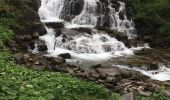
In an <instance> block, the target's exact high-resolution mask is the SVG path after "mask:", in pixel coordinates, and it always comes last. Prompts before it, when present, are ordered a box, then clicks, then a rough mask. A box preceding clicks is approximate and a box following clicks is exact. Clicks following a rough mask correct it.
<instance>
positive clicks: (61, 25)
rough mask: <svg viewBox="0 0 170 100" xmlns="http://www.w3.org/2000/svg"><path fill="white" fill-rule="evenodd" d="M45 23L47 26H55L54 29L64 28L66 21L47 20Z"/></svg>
mask: <svg viewBox="0 0 170 100" xmlns="http://www.w3.org/2000/svg"><path fill="white" fill-rule="evenodd" d="M45 25H46V26H47V27H50V28H53V29H58V28H63V27H64V23H63V22H46V23H45Z"/></svg>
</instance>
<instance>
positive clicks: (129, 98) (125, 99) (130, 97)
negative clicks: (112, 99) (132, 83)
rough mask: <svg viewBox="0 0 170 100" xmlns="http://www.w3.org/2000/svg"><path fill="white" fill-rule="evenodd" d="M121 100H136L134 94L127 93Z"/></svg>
mask: <svg viewBox="0 0 170 100" xmlns="http://www.w3.org/2000/svg"><path fill="white" fill-rule="evenodd" d="M121 100H136V98H135V95H134V93H127V94H124V95H122V97H121Z"/></svg>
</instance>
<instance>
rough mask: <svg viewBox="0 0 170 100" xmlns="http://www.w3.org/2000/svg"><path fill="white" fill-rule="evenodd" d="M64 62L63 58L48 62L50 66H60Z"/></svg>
mask: <svg viewBox="0 0 170 100" xmlns="http://www.w3.org/2000/svg"><path fill="white" fill-rule="evenodd" d="M65 62H66V61H65V59H63V58H54V59H52V60H51V61H50V64H51V65H60V64H63V63H65Z"/></svg>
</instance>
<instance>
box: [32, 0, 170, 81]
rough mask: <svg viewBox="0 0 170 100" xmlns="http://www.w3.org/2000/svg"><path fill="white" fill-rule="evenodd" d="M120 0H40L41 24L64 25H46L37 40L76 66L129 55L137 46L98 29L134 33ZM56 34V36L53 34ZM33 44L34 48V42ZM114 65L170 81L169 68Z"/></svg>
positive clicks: (129, 13)
mask: <svg viewBox="0 0 170 100" xmlns="http://www.w3.org/2000/svg"><path fill="white" fill-rule="evenodd" d="M123 1H124V0H41V7H40V8H39V16H40V18H41V21H42V22H43V23H44V24H45V25H46V23H60V24H61V23H62V24H64V28H61V29H59V30H60V31H56V30H58V28H57V27H56V29H55V28H50V27H48V26H46V29H47V34H45V35H44V36H41V37H40V39H41V40H44V41H45V43H46V44H47V47H48V51H47V55H48V56H52V57H57V56H58V55H59V54H62V53H69V54H70V55H71V57H72V58H71V59H67V60H66V61H67V63H70V62H71V63H74V64H76V65H77V64H78V62H79V63H80V62H81V63H84V64H85V66H88V65H90V64H89V62H91V63H92V64H95V63H96V62H103V61H105V60H106V61H108V60H109V59H111V58H112V57H118V56H125V55H126V56H127V55H128V56H129V55H133V51H134V50H135V49H138V48H127V47H126V46H125V44H124V43H123V42H120V41H118V40H117V39H116V38H114V37H111V36H109V35H108V34H107V33H106V32H105V31H99V30H98V29H100V28H105V29H109V30H114V31H118V32H121V33H124V35H126V36H128V37H129V38H133V37H135V36H136V29H135V25H134V22H133V20H132V16H131V10H130V9H131V8H130V7H128V6H127V5H126V3H125V2H123ZM125 1H126V0H125ZM127 9H128V10H127ZM81 28H83V29H81ZM84 29H85V30H86V31H85V30H84ZM78 30H81V31H78ZM87 30H88V31H89V30H90V32H87ZM58 32H59V33H58ZM56 34H59V35H57V36H56ZM35 47H37V46H36V43H35ZM142 48H143V47H142ZM139 49H140V48H139ZM37 50H38V49H37V48H35V49H34V50H33V51H34V52H38V51H37ZM76 62H77V63H76ZM87 63H88V65H87ZM81 66H82V64H81ZM113 66H114V64H113ZM116 66H117V67H119V68H123V69H127V70H133V71H139V72H141V73H143V74H144V75H147V76H149V77H151V78H152V79H156V80H161V81H164V80H170V79H169V77H168V75H169V72H170V70H169V68H166V67H165V66H162V67H160V69H158V70H155V71H145V70H143V69H138V68H130V67H128V66H126V65H116ZM155 73H156V74H155Z"/></svg>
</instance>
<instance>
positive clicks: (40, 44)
mask: <svg viewBox="0 0 170 100" xmlns="http://www.w3.org/2000/svg"><path fill="white" fill-rule="evenodd" d="M37 48H38V51H40V52H44V51H47V50H48V48H47V45H46V43H45V41H43V40H38V41H37Z"/></svg>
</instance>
